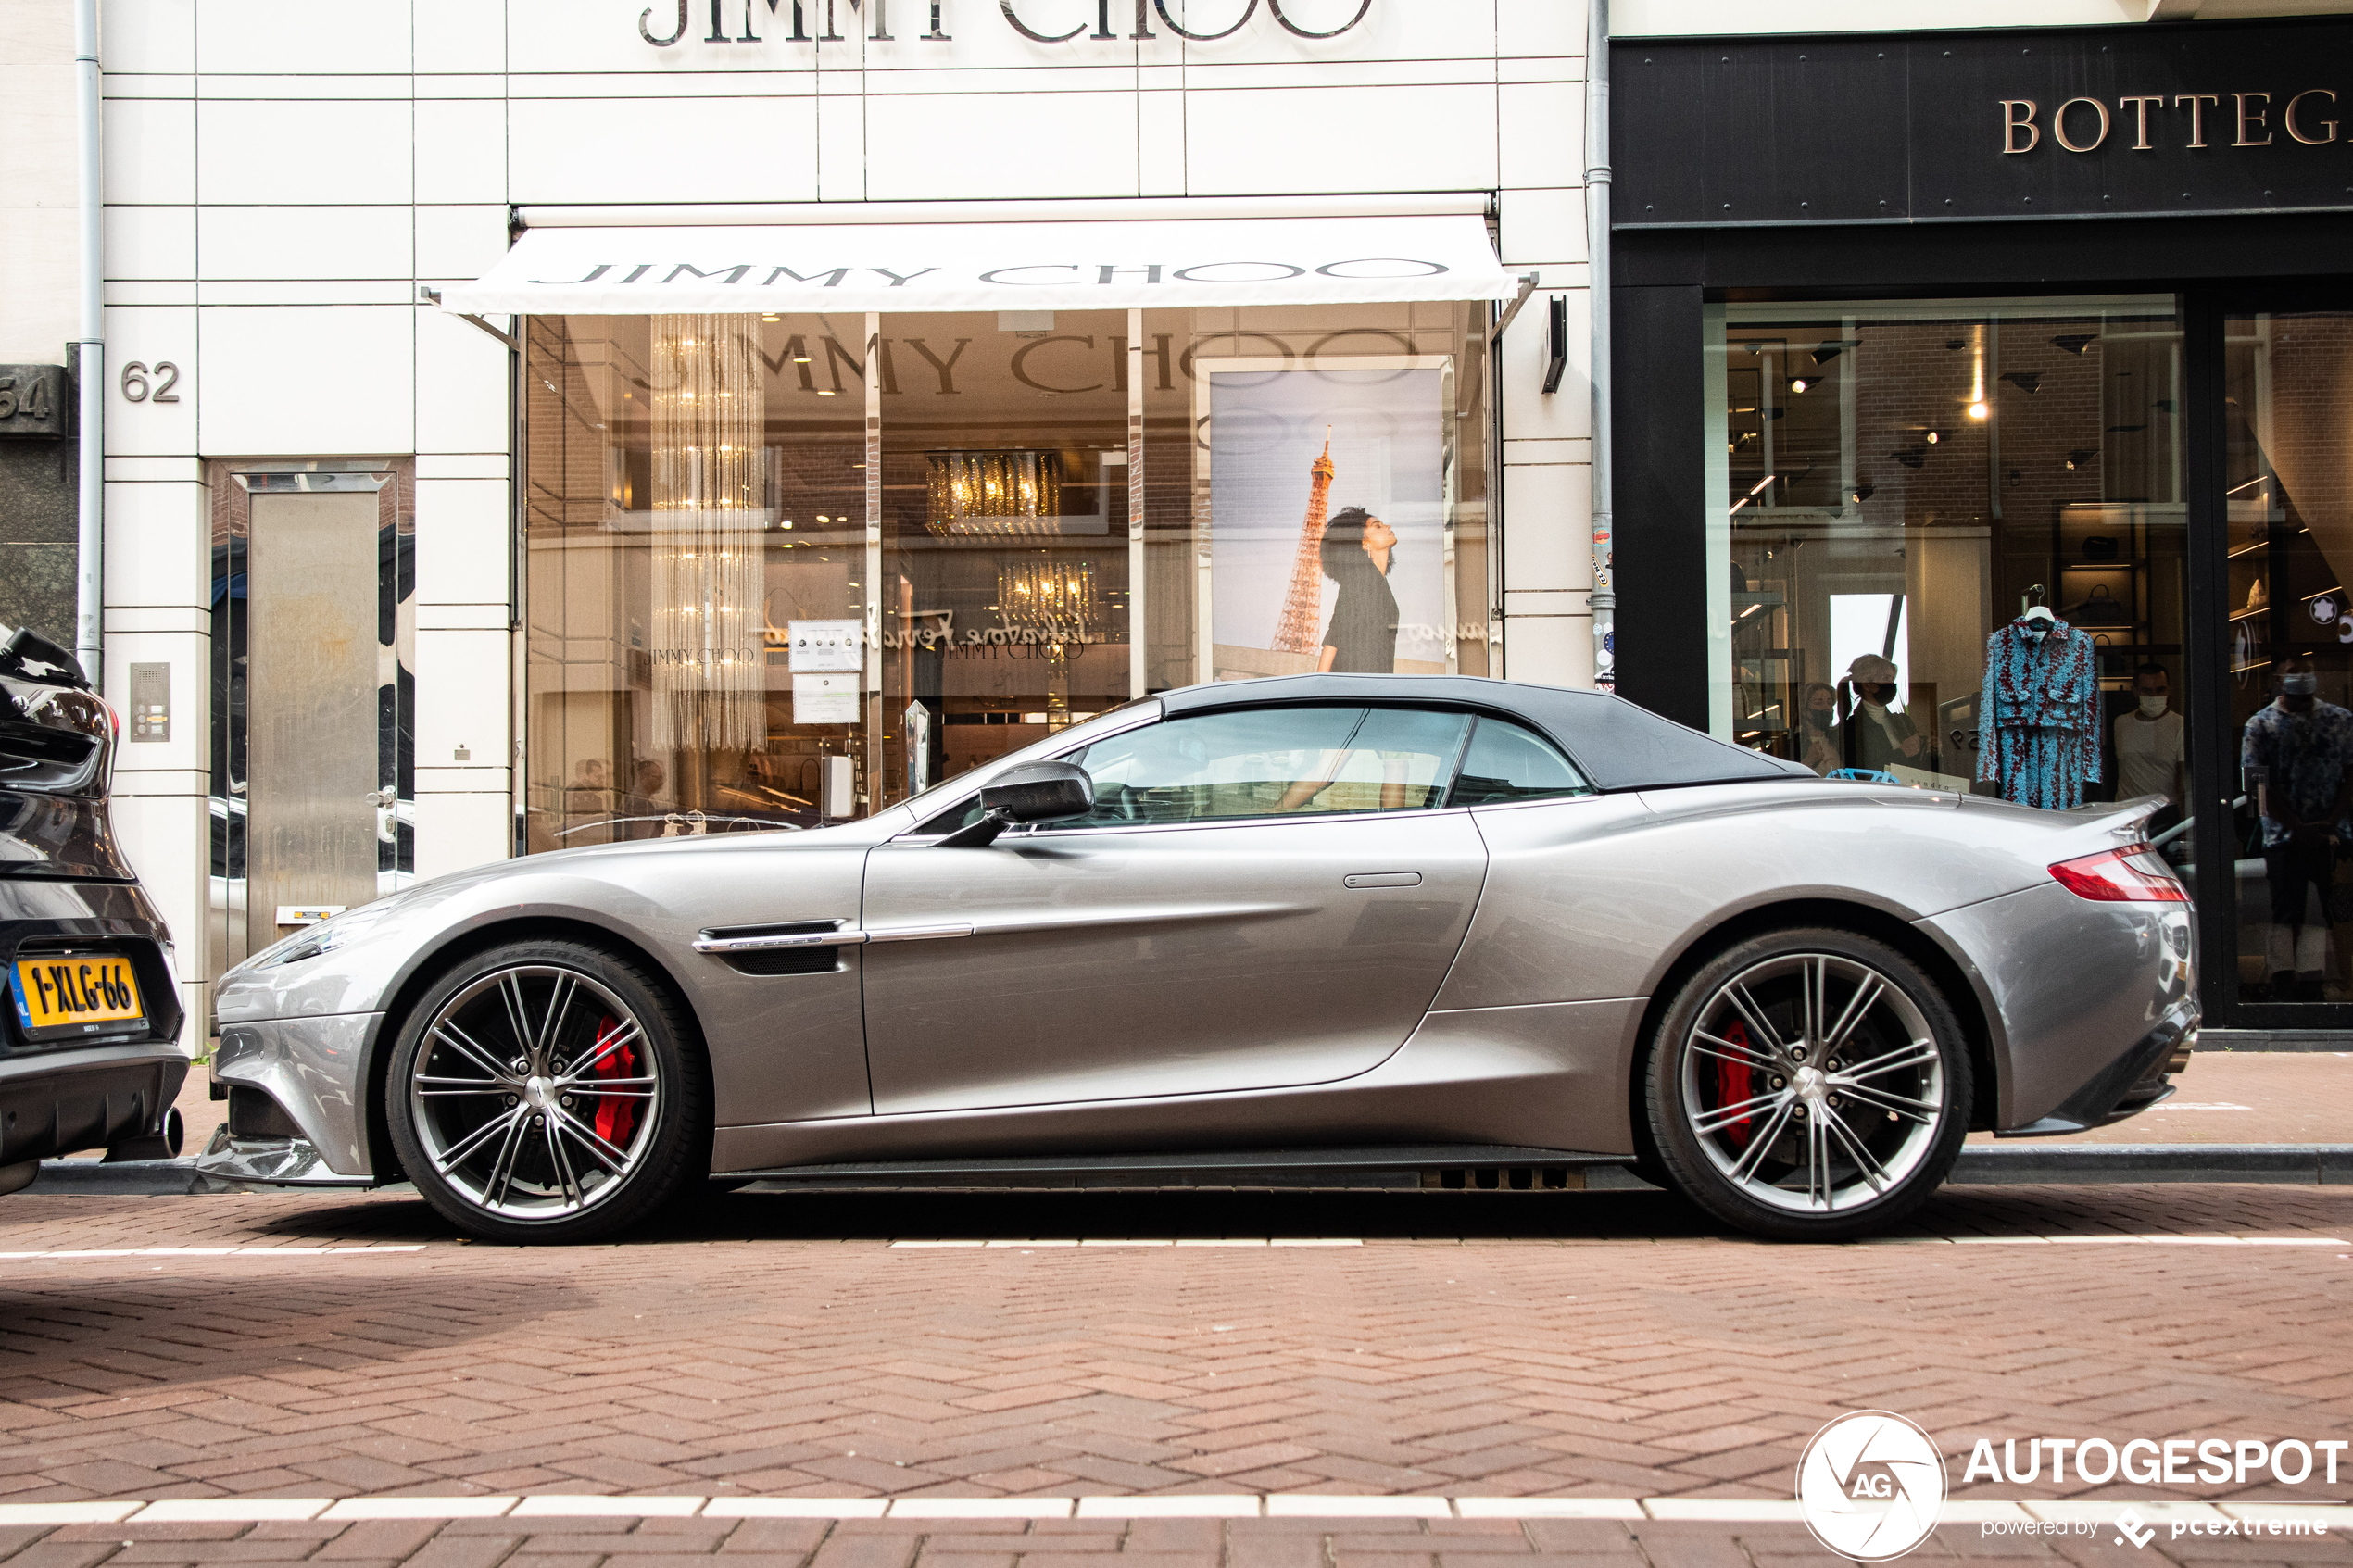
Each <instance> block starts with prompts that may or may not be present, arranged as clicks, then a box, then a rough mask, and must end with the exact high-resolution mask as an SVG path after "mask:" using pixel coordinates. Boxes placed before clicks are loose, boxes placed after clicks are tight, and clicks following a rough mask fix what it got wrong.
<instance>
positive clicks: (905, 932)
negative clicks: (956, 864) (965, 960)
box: [694, 925, 973, 953]
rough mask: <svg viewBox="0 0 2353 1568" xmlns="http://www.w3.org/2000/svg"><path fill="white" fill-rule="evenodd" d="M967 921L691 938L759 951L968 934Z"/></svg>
mask: <svg viewBox="0 0 2353 1568" xmlns="http://www.w3.org/2000/svg"><path fill="white" fill-rule="evenodd" d="M972 934H973V928H972V927H971V926H969V925H892V926H885V927H884V928H882V929H881V930H879V931H861V930H859V929H858V928H857V927H855V926H843V927H841V928H840V929H839V930H836V931H786V932H774V933H770V934H767V935H758V936H721V935H716V934H714V933H712V932H709V931H706V932H704V933H703V934H702V935H699V936H697V937H696V938H695V941H694V948H695V951H696V952H698V953H761V952H774V951H775V950H776V949H777V948H780V947H863V946H864V945H865V944H866V943H869V942H928V941H931V940H933V939H934V938H936V937H941V936H970V935H972Z"/></svg>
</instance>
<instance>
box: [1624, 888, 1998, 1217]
mask: <svg viewBox="0 0 2353 1568" xmlns="http://www.w3.org/2000/svg"><path fill="white" fill-rule="evenodd" d="M1645 1091H1646V1096H1647V1100H1648V1110H1649V1122H1650V1132H1651V1135H1652V1138H1653V1139H1654V1140H1655V1144H1656V1147H1657V1149H1658V1153H1659V1158H1660V1160H1661V1162H1662V1164H1663V1165H1664V1166H1665V1167H1666V1170H1667V1174H1668V1175H1669V1176H1671V1177H1672V1178H1673V1181H1674V1185H1675V1186H1676V1188H1677V1189H1678V1190H1679V1191H1680V1192H1681V1193H1682V1194H1683V1195H1684V1196H1685V1197H1687V1198H1690V1199H1692V1201H1693V1202H1694V1203H1697V1204H1698V1205H1699V1206H1700V1207H1701V1208H1703V1209H1705V1210H1707V1211H1708V1212H1709V1213H1711V1214H1714V1215H1716V1216H1717V1217H1718V1219H1721V1220H1724V1221H1727V1222H1729V1223H1732V1224H1734V1225H1738V1226H1740V1227H1741V1228H1742V1229H1743V1230H1747V1231H1752V1232H1755V1233H1756V1234H1757V1235H1760V1236H1771V1237H1773V1238H1775V1239H1778V1240H1784V1241H1843V1240H1845V1239H1847V1238H1849V1237H1851V1236H1863V1235H1867V1234H1869V1233H1871V1232H1874V1231H1880V1230H1883V1229H1885V1228H1886V1227H1888V1226H1889V1225H1892V1224H1894V1223H1896V1222H1897V1221H1899V1220H1901V1219H1903V1218H1904V1217H1905V1216H1906V1215H1907V1214H1909V1213H1911V1212H1912V1211H1913V1210H1916V1209H1918V1208H1919V1206H1920V1205H1921V1204H1922V1203H1924V1202H1926V1201H1927V1199H1928V1198H1929V1195H1930V1194H1931V1193H1932V1192H1934V1191H1935V1190H1936V1188H1937V1186H1938V1185H1940V1184H1941V1183H1942V1182H1943V1181H1944V1177H1945V1175H1946V1173H1948V1172H1950V1171H1951V1170H1952V1168H1953V1161H1954V1160H1956V1159H1957V1158H1958V1157H1959V1155H1960V1148H1961V1139H1962V1137H1963V1135H1965V1134H1966V1133H1967V1132H1968V1122H1969V1096H1970V1076H1969V1048H1968V1046H1967V1043H1966V1041H1965V1040H1964V1038H1963V1035H1962V1032H1961V1026H1960V1021H1959V1020H1958V1019H1957V1018H1956V1017H1955V1016H1954V1013H1953V1010H1952V1007H1951V1005H1950V1004H1948V1003H1947V1002H1946V1001H1945V999H1944V994H1943V993H1942V992H1941V991H1939V990H1938V989H1937V986H1936V984H1935V982H1933V981H1931V979H1930V978H1929V977H1928V975H1927V974H1926V973H1924V972H1922V971H1921V969H1920V968H1919V965H1917V964H1915V963H1914V962H1912V960H1909V959H1907V958H1906V957H1905V956H1904V955H1903V954H1901V953H1899V952H1897V951H1896V950H1895V949H1894V948H1893V947H1887V946H1886V945H1885V944H1883V943H1880V942H1875V941H1872V940H1870V939H1869V938H1868V937H1864V936H1858V935H1854V934H1853V933H1850V932H1843V931H1835V930H1829V929H1812V930H1790V931H1780V932H1774V933H1771V934H1769V935H1764V936H1758V937H1754V938H1751V939H1750V940H1748V941H1745V942H1742V943H1740V944H1738V945H1737V946H1735V947H1730V948H1729V949H1727V950H1726V951H1724V952H1722V953H1720V954H1718V956H1717V957H1716V958H1714V959H1713V960H1709V961H1708V962H1707V963H1705V964H1704V965H1702V966H1701V968H1700V970H1699V971H1698V972H1697V973H1695V974H1693V975H1692V977H1691V978H1690V980H1689V981H1687V982H1686V983H1685V984H1684V985H1683V987H1682V989H1681V990H1680V992H1678V993H1677V994H1676V997H1675V999H1674V1001H1673V1002H1672V1004H1671V1005H1670V1006H1669V1007H1668V1008H1667V1012H1666V1014H1665V1016H1664V1017H1663V1018H1662V1019H1661V1021H1660V1025H1659V1030H1658V1033H1657V1035H1656V1036H1655V1041H1654V1044H1653V1048H1652V1050H1651V1053H1650V1060H1649V1065H1648V1077H1647V1082H1646V1084H1645Z"/></svg>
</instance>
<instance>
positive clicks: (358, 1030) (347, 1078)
mask: <svg viewBox="0 0 2353 1568" xmlns="http://www.w3.org/2000/svg"><path fill="white" fill-rule="evenodd" d="M382 1022H384V1014H382V1013H380V1012H343V1013H328V1014H324V1015H321V1016H316V1017H309V1018H279V1019H266V1020H260V1021H256V1022H230V1021H228V1020H225V1019H224V1020H223V1021H222V1022H221V1025H220V1047H219V1048H218V1049H217V1050H216V1051H215V1052H214V1054H213V1060H212V1078H213V1082H214V1083H215V1084H216V1085H225V1086H227V1087H228V1088H229V1089H230V1091H231V1092H232V1093H234V1092H236V1091H238V1090H240V1089H242V1090H245V1091H246V1092H248V1093H258V1094H260V1095H262V1096H265V1097H267V1098H268V1099H269V1100H270V1101H272V1102H274V1103H275V1104H276V1106H277V1107H278V1108H280V1109H281V1110H283V1111H284V1112H285V1114H286V1117H287V1118H288V1119H289V1120H291V1122H292V1123H294V1129H295V1130H296V1132H297V1133H298V1135H299V1136H298V1138H297V1139H296V1141H298V1142H299V1143H301V1144H302V1145H303V1146H304V1147H305V1148H307V1149H308V1150H309V1156H308V1158H309V1159H311V1160H317V1161H319V1162H320V1164H321V1168H322V1171H323V1173H332V1174H333V1175H334V1176H337V1177H345V1178H350V1179H352V1180H354V1181H358V1182H362V1183H364V1182H365V1181H366V1180H367V1179H368V1178H369V1177H370V1176H371V1175H372V1174H373V1173H374V1172H373V1169H372V1166H371V1161H370V1159H369V1149H368V1128H367V1104H368V1095H367V1088H366V1075H367V1059H368V1047H369V1045H370V1043H371V1041H372V1040H373V1038H374V1036H375V1031H376V1028H377V1026H378V1025H380V1024H381V1023H382ZM217 1141H218V1140H216V1142H217ZM242 1141H256V1140H242ZM271 1141H276V1140H271ZM215 1158H216V1157H215V1154H214V1151H213V1147H212V1146H209V1145H208V1146H207V1148H206V1149H205V1152H204V1153H203V1154H202V1155H201V1156H199V1157H198V1160H197V1169H198V1170H200V1171H202V1172H204V1173H205V1174H207V1175H208V1176H210V1175H219V1176H220V1177H221V1178H222V1179H224V1180H230V1181H234V1180H240V1179H247V1178H241V1177H239V1176H238V1175H237V1174H236V1173H235V1172H234V1171H233V1170H232V1169H230V1168H228V1165H227V1164H224V1165H223V1166H222V1168H221V1169H219V1170H216V1169H215V1168H214V1160H215ZM220 1160H223V1161H229V1160H230V1157H229V1156H228V1155H226V1154H223V1155H221V1156H220ZM305 1168H306V1169H307V1168H308V1166H307V1164H306V1165H305Z"/></svg>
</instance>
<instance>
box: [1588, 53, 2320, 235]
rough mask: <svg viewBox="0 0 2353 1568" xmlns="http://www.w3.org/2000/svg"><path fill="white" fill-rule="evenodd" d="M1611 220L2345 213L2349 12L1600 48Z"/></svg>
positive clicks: (1647, 224) (1646, 223)
mask: <svg viewBox="0 0 2353 1568" xmlns="http://www.w3.org/2000/svg"><path fill="white" fill-rule="evenodd" d="M1610 56H1611V60H1612V64H1613V68H1614V71H1615V80H1614V82H1613V83H1612V92H1611V94H1610V97H1611V102H1612V105H1613V107H1614V108H1615V111H1616V119H1615V121H1614V125H1615V136H1614V144H1613V149H1612V150H1613V152H1614V153H1615V154H1616V157H1615V158H1614V160H1613V161H1614V162H1615V163H1616V165H1617V220H1618V226H1619V227H1623V228H1662V227H1675V228H1714V227H1721V226H1725V225H1751V224H1777V225H1778V224H1792V223H1933V222H1948V221H1971V222H1982V221H1984V220H1989V219H1990V220H2027V219H2048V218H2063V217H2100V218H2122V217H2133V218H2143V217H2151V216H2158V215H2166V216H2173V215H2188V214H2198V213H2203V214H2221V213H2232V214H2237V213H2260V212H2277V211H2305V212H2311V211H2353V136H2348V134H2347V132H2348V130H2353V112H2348V111H2353V20H2348V19H2345V18H2340V17H2310V18H2296V19H2282V20H2276V21H2264V22H2247V23H2233V22H2191V23H2182V24H2165V23H2159V24H2154V25H2146V24H2145V25H2141V26H2128V27H2099V28H2047V29H2033V30H2016V31H1972V32H1947V33H1909V34H1905V35H1903V36H1901V37H1898V36H1894V35H1888V36H1882V37H1856V36H1852V35H1849V36H1842V37H1834V38H1826V37H1808V38H1777V39H1770V40H1764V41H1758V42H1754V43H1749V42H1743V43H1724V42H1716V43H1703V42H1696V41H1694V42H1690V43H1686V42H1683V41H1681V40H1672V41H1663V42H1658V43H1647V42H1641V41H1634V42H1628V43H1620V44H1615V45H1614V46H1613V47H1612V48H1611V51H1610Z"/></svg>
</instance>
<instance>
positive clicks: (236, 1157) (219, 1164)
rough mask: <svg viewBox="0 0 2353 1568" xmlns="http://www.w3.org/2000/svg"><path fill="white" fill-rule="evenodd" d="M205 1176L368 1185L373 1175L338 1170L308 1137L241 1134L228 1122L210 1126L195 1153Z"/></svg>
mask: <svg viewBox="0 0 2353 1568" xmlns="http://www.w3.org/2000/svg"><path fill="white" fill-rule="evenodd" d="M196 1170H197V1171H198V1173H201V1174H202V1175H204V1176H205V1177H206V1179H208V1180H209V1181H216V1182H227V1183H229V1184H231V1185H234V1186H265V1187H370V1186H374V1185H378V1184H377V1182H376V1180H375V1178H374V1177H372V1176H346V1175H340V1174H338V1173H336V1172H335V1171H334V1169H333V1167H331V1166H330V1165H329V1164H328V1163H327V1161H326V1160H325V1159H324V1158H323V1157H321V1154H320V1153H319V1149H318V1146H316V1145H315V1144H313V1143H311V1142H310V1140H309V1139H308V1138H299V1137H278V1138H241V1137H238V1136H237V1135H235V1134H233V1133H232V1132H231V1131H230V1130H229V1128H228V1125H227V1124H226V1123H223V1124H222V1125H220V1126H219V1127H216V1128H214V1129H213V1134H212V1141H211V1142H210V1143H208V1144H207V1145H205V1147H204V1152H203V1153H202V1154H199V1155H198V1156H196Z"/></svg>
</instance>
